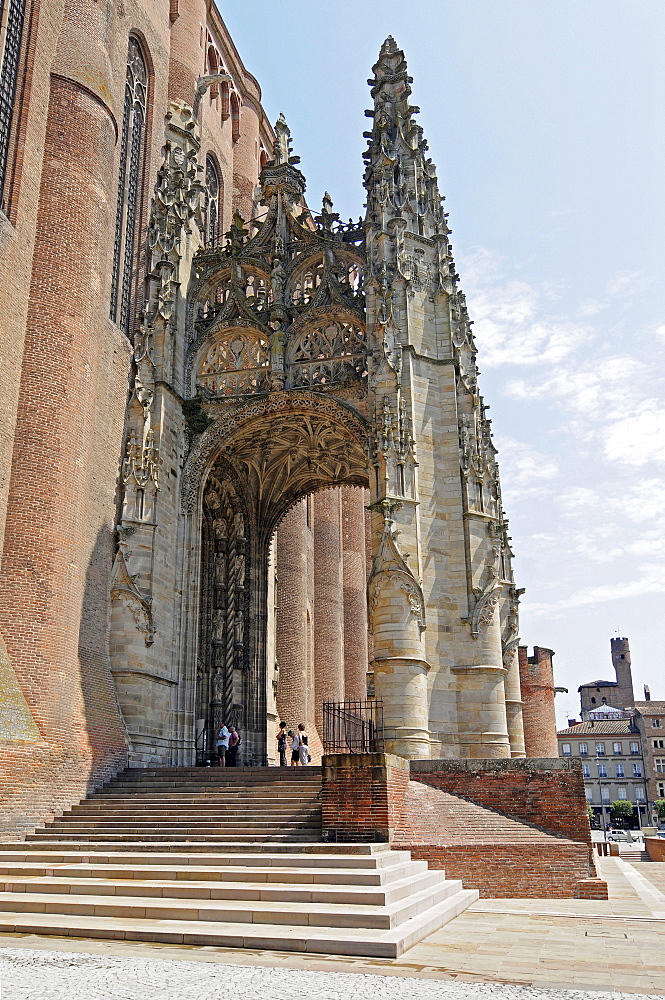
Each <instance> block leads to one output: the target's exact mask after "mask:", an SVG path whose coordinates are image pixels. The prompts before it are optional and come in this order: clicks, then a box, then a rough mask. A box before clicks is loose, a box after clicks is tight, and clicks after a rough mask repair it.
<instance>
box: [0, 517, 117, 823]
mask: <svg viewBox="0 0 665 1000" xmlns="http://www.w3.org/2000/svg"><path fill="white" fill-rule="evenodd" d="M112 556H113V533H112V531H111V529H110V528H109V527H107V526H104V527H103V528H102V529H101V530H100V531H99V532H98V534H97V538H96V541H95V545H94V548H93V551H92V554H91V557H90V561H89V563H88V567H87V570H86V575H85V584H84V587H83V594H82V602H81V615H80V625H79V633H78V655H77V656H76V658H75V659H74V660H73V662H67V659H66V655H62V657H61V658H56V656H55V655H53V656H52V657H51V659H50V662H46V663H45V665H44V666H45V668H46V669H47V670H48V675H46V676H45V677H44V688H45V689H46V690H47V691H48V698H47V699H44V700H43V701H42V703H41V706H40V717H41V733H40V730H39V728H38V727H37V725H36V723H35V720H34V718H33V716H32V713H30V710H29V706H28V702H27V700H26V698H25V696H24V694H23V693H22V691H21V689H20V685H19V681H18V679H17V675H16V673H15V671H14V668H13V667H12V665H11V662H10V659H9V657H8V656H5V657H4V658H2V660H1V661H0V684H1V686H0V698H1V699H2V701H1V711H0V720H1V721H2V728H0V748H1V754H0V840H5V841H7V840H10V839H14V838H16V837H21V836H25V834H26V833H29V832H31V831H32V830H34V829H35V827H37V826H40V825H41V824H43V823H45V822H48V821H49V820H50V819H51V818H52V817H53V816H54V815H57V814H59V813H61V812H63V811H64V810H65V809H67V808H69V807H70V806H71V805H73V804H74V803H76V802H78V801H80V799H82V798H84V797H85V796H86V795H87V794H88V793H89V792H91V791H93V790H94V789H96V788H99V786H100V785H102V784H104V783H105V782H106V781H108V780H109V779H110V778H112V777H113V776H114V775H115V774H117V773H118V771H120V770H122V769H123V768H124V767H125V766H126V763H127V749H128V748H127V737H126V732H125V727H124V723H123V721H122V717H121V714H120V710H119V707H118V703H117V699H116V696H115V690H114V686H113V679H112V676H111V672H110V665H109V651H108V634H109V579H110V572H111V564H112ZM65 627H66V625H65V623H64V622H63V629H64V628H65ZM57 639H58V636H56V640H57ZM62 640H63V641H62V644H61V647H60V648H62V649H65V650H66V649H67V646H68V645H69V646H70V648H71V646H72V645H73V643H69V644H68V643H67V641H66V636H63V637H62ZM41 645H42V648H43V647H44V646H45V643H41ZM58 645H59V644H58V643H57V642H56V643H54V646H55V648H58ZM2 648H4V644H3V647H2ZM10 698H11V699H12V702H13V706H14V707H13V708H12V705H11V704H9V701H10Z"/></svg>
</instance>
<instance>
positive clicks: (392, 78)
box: [364, 36, 447, 237]
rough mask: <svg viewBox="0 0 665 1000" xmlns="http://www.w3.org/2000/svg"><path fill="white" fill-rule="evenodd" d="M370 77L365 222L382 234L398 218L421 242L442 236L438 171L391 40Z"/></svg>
mask: <svg viewBox="0 0 665 1000" xmlns="http://www.w3.org/2000/svg"><path fill="white" fill-rule="evenodd" d="M373 72H374V77H373V79H370V80H368V81H367V82H368V84H369V85H370V87H371V88H372V89H371V94H372V97H373V98H374V108H373V109H372V110H370V111H366V112H365V114H366V115H367V117H368V118H373V119H374V127H373V129H372V131H371V132H365V133H364V134H365V137H366V138H367V139H369V145H368V149H367V151H366V152H365V153H364V157H365V160H366V163H367V166H366V170H365V187H366V189H367V221H368V222H369V223H370V224H372V223H374V224H378V225H379V226H380V227H381V228H382V229H385V227H386V225H387V223H388V221H389V220H390V219H391V218H393V219H396V218H400V219H403V220H404V221H405V222H406V225H407V230H408V231H411V232H414V233H419V234H420V235H423V236H428V237H431V236H434V235H437V234H439V233H442V232H443V233H446V232H447V229H446V226H445V218H446V217H445V214H444V212H443V209H442V207H441V201H442V198H441V195H440V194H439V187H438V182H437V177H436V167H435V166H434V164H433V163H432V160H431V158H429V157H427V155H426V153H427V149H428V147H427V142H426V141H425V139H424V137H423V130H422V128H421V126H420V125H418V124H417V122H416V121H415V120H414V117H413V116H414V115H416V114H418V112H419V110H420V109H419V108H417V107H415V106H414V105H412V104H410V103H409V97H410V96H411V83H412V82H413V80H412V77H410V76H409V74H408V70H407V65H406V59H405V58H404V53H403V51H402V50H401V49H400V48H398V47H397V43H396V42H395V39H394V38H393V37H392V36H388V38H386V40H385V42H384V43H383V45H382V46H381V51H380V53H379V58H378V61H377V63H376V65H375V66H374V67H373Z"/></svg>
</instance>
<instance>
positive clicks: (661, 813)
mask: <svg viewBox="0 0 665 1000" xmlns="http://www.w3.org/2000/svg"><path fill="white" fill-rule="evenodd" d="M653 807H654V810H655V812H656V816H657V817H658V819H660V820H663V819H665V799H656V801H655V802H654V804H653Z"/></svg>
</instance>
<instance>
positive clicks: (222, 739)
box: [217, 722, 230, 767]
mask: <svg viewBox="0 0 665 1000" xmlns="http://www.w3.org/2000/svg"><path fill="white" fill-rule="evenodd" d="M229 735H230V733H229V730H228V729H227V728H226V723H225V722H223V723H222V725H221V727H220V730H219V732H218V733H217V766H218V767H224V766H225V765H226V751H227V750H228V749H229Z"/></svg>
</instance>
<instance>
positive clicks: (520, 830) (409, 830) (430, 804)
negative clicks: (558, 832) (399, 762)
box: [395, 781, 561, 846]
mask: <svg viewBox="0 0 665 1000" xmlns="http://www.w3.org/2000/svg"><path fill="white" fill-rule="evenodd" d="M402 817H403V820H401V821H400V824H399V826H398V829H397V831H396V835H395V840H396V842H397V843H398V844H411V843H416V842H418V843H430V844H439V845H455V846H459V845H464V844H468V845H479V844H486V845H488V846H489V845H491V844H503V845H509V844H515V845H519V844H525V845H527V844H542V845H543V846H544V845H546V844H549V845H552V844H556V843H558V842H560V841H561V838H557V837H554V836H553V835H552V834H548V833H545V832H544V831H542V830H539V829H538V828H537V827H534V826H531V825H530V824H528V823H523V822H521V821H520V820H516V819H511V818H510V817H509V816H504V815H503V814H502V813H498V812H494V811H493V810H492V809H488V808H486V807H484V806H480V805H477V804H476V803H475V802H469V801H468V800H467V799H463V798H460V797H459V796H457V795H451V794H450V793H448V792H443V791H441V789H438V788H434V787H432V786H431V785H427V784H425V783H424V782H419V781H410V782H409V786H408V789H407V793H406V796H405V799H404V803H403V807H402Z"/></svg>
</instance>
